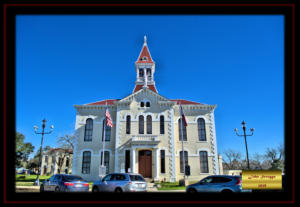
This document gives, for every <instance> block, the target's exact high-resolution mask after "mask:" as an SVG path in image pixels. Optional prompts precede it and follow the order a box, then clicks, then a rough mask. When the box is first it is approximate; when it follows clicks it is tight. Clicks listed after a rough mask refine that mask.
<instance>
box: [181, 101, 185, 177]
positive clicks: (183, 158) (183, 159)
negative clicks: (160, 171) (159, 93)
mask: <svg viewBox="0 0 300 207" xmlns="http://www.w3.org/2000/svg"><path fill="white" fill-rule="evenodd" d="M181 110H182V112H183V109H182V106H181V104H180V111H181ZM180 120H181V122H180V125H181V130H180V131H181V143H182V161H183V179H184V182H185V156H184V147H183V125H182V122H183V117H182V114H181V119H180Z"/></svg>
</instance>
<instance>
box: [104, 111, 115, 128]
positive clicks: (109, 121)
mask: <svg viewBox="0 0 300 207" xmlns="http://www.w3.org/2000/svg"><path fill="white" fill-rule="evenodd" d="M105 117H106V125H107V126H109V127H111V128H112V127H113V123H112V120H111V116H110V113H109V110H108V108H106V111H105Z"/></svg>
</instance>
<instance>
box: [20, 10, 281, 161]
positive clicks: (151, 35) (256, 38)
mask: <svg viewBox="0 0 300 207" xmlns="http://www.w3.org/2000/svg"><path fill="white" fill-rule="evenodd" d="M144 35H147V40H148V41H147V42H148V46H149V50H150V52H151V55H152V58H153V59H154V61H155V62H156V72H155V81H156V88H157V90H158V92H159V94H161V95H163V96H164V97H167V98H170V99H187V100H191V101H196V102H200V103H205V104H217V108H216V110H215V123H216V133H217V143H218V151H219V153H222V152H223V151H224V150H226V149H234V150H238V151H240V152H241V153H242V154H243V155H245V145H244V140H243V138H242V137H237V136H236V135H235V133H234V131H233V129H234V128H238V129H239V131H240V133H241V132H242V128H241V122H242V121H243V120H245V122H246V124H247V127H248V129H249V128H255V132H254V136H252V137H249V138H248V150H249V153H250V154H253V153H255V152H257V153H264V151H265V149H266V148H267V147H277V146H278V145H279V143H284V16H282V15H77V16H76V15H18V16H17V17H16V66H17V67H16V115H17V117H16V130H17V131H18V132H20V133H23V134H24V135H25V137H26V140H25V141H27V142H31V143H32V144H33V145H34V146H35V147H36V149H38V148H39V146H40V141H41V136H40V135H36V134H34V130H33V126H34V125H38V126H39V127H41V124H42V122H41V121H42V119H43V118H46V119H47V120H48V122H47V126H46V128H47V129H49V126H50V125H54V127H55V129H54V131H53V133H52V134H50V135H45V139H44V146H46V145H50V146H52V147H55V146H56V139H57V137H59V136H63V135H64V134H71V133H73V132H74V127H75V114H76V112H75V109H74V107H73V105H74V104H85V103H90V102H94V101H98V100H103V99H118V98H123V97H125V96H127V95H129V94H130V93H132V90H133V88H134V81H135V78H136V73H135V69H134V62H135V61H136V59H137V57H138V55H139V53H140V51H141V48H142V44H143V41H144V39H143V36H144Z"/></svg>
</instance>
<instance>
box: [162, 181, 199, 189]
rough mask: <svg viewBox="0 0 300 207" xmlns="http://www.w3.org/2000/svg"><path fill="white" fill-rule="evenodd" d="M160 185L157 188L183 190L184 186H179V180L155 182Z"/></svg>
mask: <svg viewBox="0 0 300 207" xmlns="http://www.w3.org/2000/svg"><path fill="white" fill-rule="evenodd" d="M196 182H197V181H190V182H189V184H193V183H196ZM157 184H159V185H160V187H159V188H157V189H158V190H185V189H186V186H180V185H179V182H173V183H171V182H164V183H157Z"/></svg>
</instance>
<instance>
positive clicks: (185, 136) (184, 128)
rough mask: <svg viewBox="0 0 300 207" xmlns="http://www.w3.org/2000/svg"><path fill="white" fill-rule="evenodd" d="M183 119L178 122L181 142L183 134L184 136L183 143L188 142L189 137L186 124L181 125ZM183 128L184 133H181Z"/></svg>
mask: <svg viewBox="0 0 300 207" xmlns="http://www.w3.org/2000/svg"><path fill="white" fill-rule="evenodd" d="M181 120H182V118H180V119H179V120H178V126H179V127H178V129H179V141H182V134H183V141H187V135H186V126H185V125H184V123H181ZM181 127H183V128H182V132H181Z"/></svg>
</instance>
